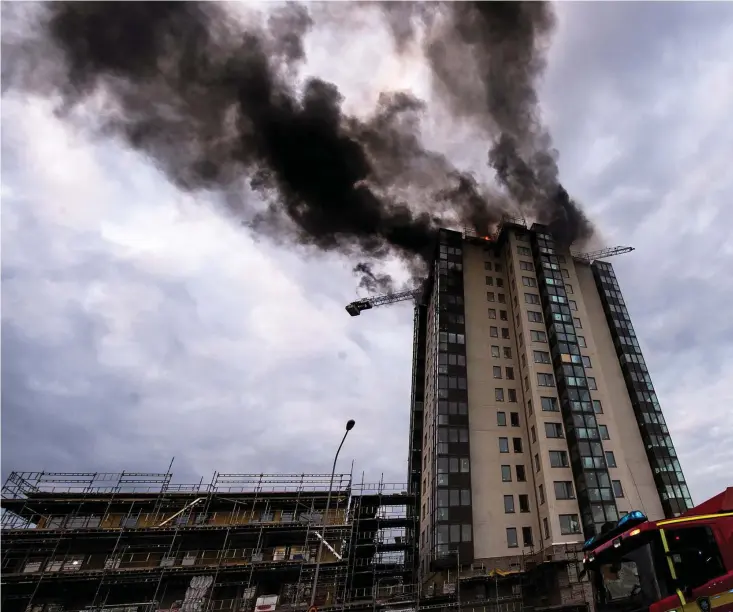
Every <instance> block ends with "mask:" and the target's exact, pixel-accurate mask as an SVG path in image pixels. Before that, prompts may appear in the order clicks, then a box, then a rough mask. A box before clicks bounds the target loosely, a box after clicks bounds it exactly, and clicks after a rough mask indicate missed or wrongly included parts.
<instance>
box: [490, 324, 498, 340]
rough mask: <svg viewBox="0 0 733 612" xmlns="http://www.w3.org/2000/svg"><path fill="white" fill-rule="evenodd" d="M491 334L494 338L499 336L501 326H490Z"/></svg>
mask: <svg viewBox="0 0 733 612" xmlns="http://www.w3.org/2000/svg"><path fill="white" fill-rule="evenodd" d="M489 336H491V337H492V338H498V337H499V328H498V327H494V326H493V325H492V326H491V327H489Z"/></svg>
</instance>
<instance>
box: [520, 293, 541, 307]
mask: <svg viewBox="0 0 733 612" xmlns="http://www.w3.org/2000/svg"><path fill="white" fill-rule="evenodd" d="M524 301H525V302H526V303H527V304H539V303H540V296H539V295H537V294H536V293H525V294H524Z"/></svg>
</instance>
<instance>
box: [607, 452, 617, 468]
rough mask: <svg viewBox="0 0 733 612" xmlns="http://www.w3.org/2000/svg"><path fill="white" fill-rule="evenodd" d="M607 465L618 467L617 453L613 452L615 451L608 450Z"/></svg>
mask: <svg viewBox="0 0 733 612" xmlns="http://www.w3.org/2000/svg"><path fill="white" fill-rule="evenodd" d="M606 465H607V466H608V467H618V466H617V465H616V455H614V454H613V451H606Z"/></svg>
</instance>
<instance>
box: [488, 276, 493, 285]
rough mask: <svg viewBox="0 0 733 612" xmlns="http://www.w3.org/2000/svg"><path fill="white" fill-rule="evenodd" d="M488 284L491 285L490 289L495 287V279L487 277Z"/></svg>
mask: <svg viewBox="0 0 733 612" xmlns="http://www.w3.org/2000/svg"><path fill="white" fill-rule="evenodd" d="M486 284H487V285H489V286H490V287H493V285H494V278H493V277H492V276H487V277H486Z"/></svg>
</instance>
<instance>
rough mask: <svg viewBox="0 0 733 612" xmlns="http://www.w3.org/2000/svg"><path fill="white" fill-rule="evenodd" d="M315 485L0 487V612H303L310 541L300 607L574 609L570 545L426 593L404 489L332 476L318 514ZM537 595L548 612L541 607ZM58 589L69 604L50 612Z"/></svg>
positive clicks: (234, 477)
mask: <svg viewBox="0 0 733 612" xmlns="http://www.w3.org/2000/svg"><path fill="white" fill-rule="evenodd" d="M330 479H331V475H330V474H224V473H219V472H215V473H214V475H213V476H212V478H211V479H210V480H209V481H208V482H206V483H205V482H204V480H203V479H201V480H200V481H199V482H198V483H193V484H177V483H175V482H174V481H173V477H172V474H171V473H170V470H169V471H168V472H165V473H130V472H122V473H117V474H110V473H73V474H62V473H51V472H13V473H12V474H11V475H10V477H9V478H8V479H7V481H6V483H5V486H4V487H3V489H2V507H3V513H2V533H3V550H2V598H3V599H2V602H3V607H4V610H7V611H8V612H13V611H14V610H19V611H24V612H76V611H78V612H91V611H97V610H98V611H99V612H160V611H163V612H168V610H171V609H173V608H175V609H180V610H181V612H188V611H189V610H192V611H195V612H235V611H236V612H271V610H273V609H275V608H276V609H277V610H278V612H280V611H281V610H282V611H285V612H288V611H292V612H296V611H297V612H300V611H305V610H306V609H307V608H308V605H309V602H310V596H311V590H312V588H313V586H314V585H313V581H314V575H315V568H316V562H317V556H316V555H317V551H318V548H319V544H320V543H321V542H323V544H324V545H323V549H322V556H321V559H320V573H319V580H318V584H317V585H316V597H315V602H316V605H317V606H318V608H321V609H325V610H331V611H334V612H335V611H336V610H343V611H346V610H349V611H350V612H408V611H409V612H417V611H425V612H428V611H435V612H437V611H438V610H440V612H451V611H452V610H455V611H458V610H460V611H461V612H463V611H466V612H468V611H472V612H528V611H534V612H540V611H541V610H542V609H543V608H547V607H550V605H552V606H558V605H560V606H563V607H564V608H565V609H571V608H572V606H573V605H576V604H577V605H580V604H581V603H582V602H585V601H589V600H590V590H589V589H590V585H588V583H587V582H583V581H581V580H580V577H579V575H580V565H579V563H581V561H580V560H581V559H582V557H581V556H580V553H579V546H578V547H576V548H573V547H570V546H565V547H558V546H550V547H546V548H544V549H543V550H540V551H538V552H532V553H531V554H528V555H522V556H521V557H511V558H507V560H506V564H504V565H502V566H501V567H499V566H497V564H496V562H495V561H497V560H492V561H491V564H489V562H485V564H482V563H479V562H476V563H473V564H470V565H466V564H464V565H461V563H460V559H457V560H456V561H457V563H455V564H454V565H453V566H452V568H451V569H450V570H449V571H448V572H443V573H442V574H441V576H440V580H439V581H433V582H432V583H429V581H424V580H421V579H419V577H418V558H417V557H418V555H417V550H418V548H417V541H418V540H417V537H418V534H419V512H418V510H417V507H416V504H417V496H416V494H414V493H411V492H410V491H409V489H408V485H407V484H403V483H389V482H384V481H383V480H380V481H379V482H377V483H368V482H365V481H364V476H363V475H362V477H361V481H360V482H354V481H353V479H352V475H351V474H336V475H335V476H334V479H333V486H332V488H331V503H330V505H329V507H328V512H326V499H327V497H328V493H329V483H330ZM489 565H491V566H489ZM560 566H562V567H567V568H568V570H567V572H565V573H564V574H563V573H562V572H561V573H558V572H557V568H558V567H560ZM497 569H498V570H500V571H497ZM547 581H554V583H555V587H556V588H554V589H552V590H553V592H555V593H557V592H558V588H559V600H558V601H544V600H543V587H542V586H540V585H543V584H545V583H546V582H547ZM64 589H65V592H66V593H69V592H72V593H74V597H76V599H74V601H72V602H66V601H65V602H64V607H63V608H61V607H59V605H60V604H59V602H58V601H57V599H55V594H56V593H58V592H60V591H62V590H64ZM130 602H132V603H130Z"/></svg>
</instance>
